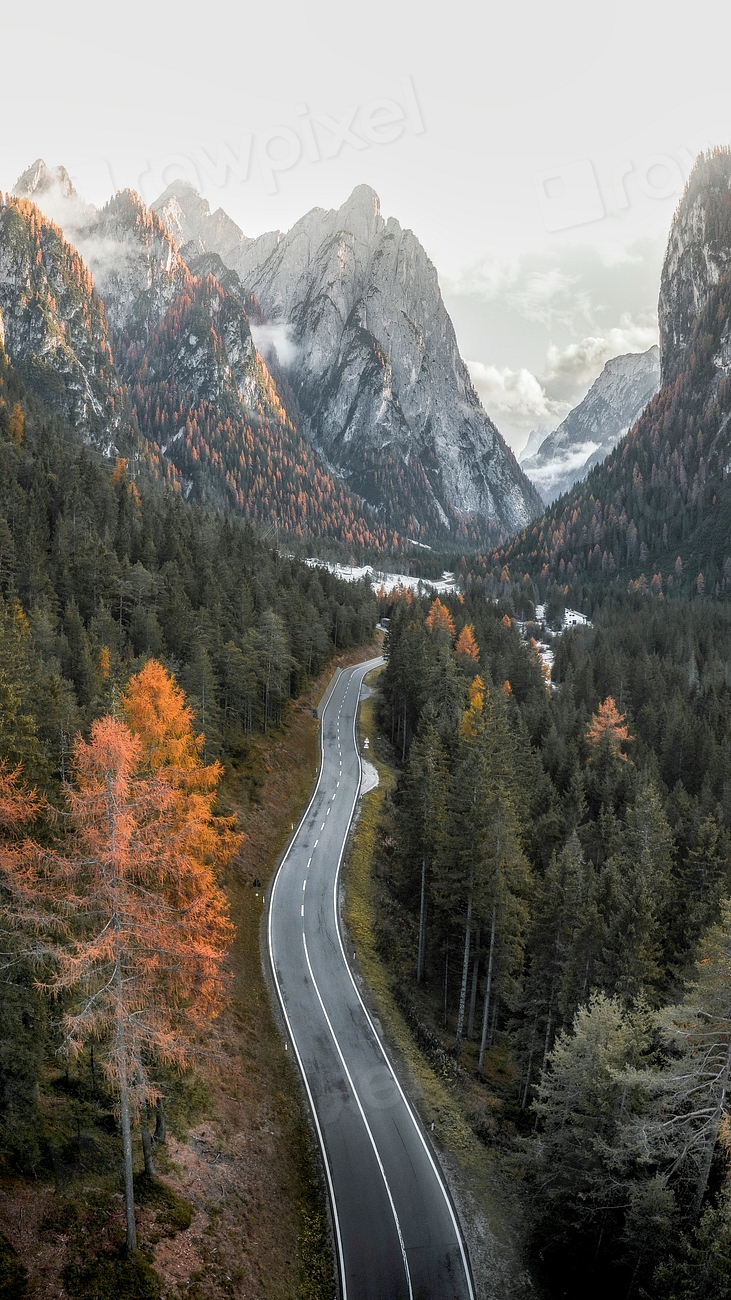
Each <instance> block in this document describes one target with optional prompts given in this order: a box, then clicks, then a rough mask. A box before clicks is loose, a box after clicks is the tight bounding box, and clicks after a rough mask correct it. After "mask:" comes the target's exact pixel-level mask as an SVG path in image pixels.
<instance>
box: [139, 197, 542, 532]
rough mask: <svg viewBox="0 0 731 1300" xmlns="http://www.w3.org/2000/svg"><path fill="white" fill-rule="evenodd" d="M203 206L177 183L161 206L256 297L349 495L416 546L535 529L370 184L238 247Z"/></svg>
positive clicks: (513, 469) (306, 423)
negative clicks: (448, 537)
mask: <svg viewBox="0 0 731 1300" xmlns="http://www.w3.org/2000/svg"><path fill="white" fill-rule="evenodd" d="M204 204H205V201H204V200H201V198H200V196H197V195H196V194H195V192H193V191H191V189H190V187H189V186H185V185H181V184H179V183H177V182H176V183H175V185H174V186H169V187H168V189H167V190H166V191H165V194H163V195H161V197H160V199H158V200H157V201H156V203H155V204H153V207H154V208H155V209H156V210H157V211H158V212H159V213H160V215H161V217H162V218H163V220H164V221H165V222H166V224H167V227H168V230H170V231H171V233H173V236H174V238H177V239H178V240H180V239H181V238H182V237H183V236H184V237H185V241H186V242H185V247H186V256H188V255H189V251H191V252H192V253H194V254H197V255H200V251H201V246H203V247H204V248H205V251H206V252H209V253H218V254H219V256H220V257H221V259H222V260H223V262H224V263H225V264H226V265H227V266H228V267H229V268H231V269H233V270H235V271H236V272H237V273H238V275H239V277H240V280H241V282H242V285H243V287H244V289H245V291H246V292H247V293H248V294H250V295H253V296H254V297H255V298H256V300H257V303H258V304H260V307H261V313H262V317H263V320H264V322H266V327H265V328H266V329H267V330H268V333H269V336H271V341H272V342H273V344H274V346H275V347H276V352H277V356H278V358H279V362H280V364H281V365H282V366H285V367H286V376H287V382H288V384H289V385H290V388H291V391H292V393H293V396H294V399H295V404H296V408H297V411H298V414H299V418H300V420H301V423H302V427H303V430H304V432H305V433H306V434H307V436H308V438H309V439H310V441H311V442H312V443H313V444H314V446H315V447H316V448H317V449H318V450H319V451H321V452H322V454H323V455H324V457H325V459H326V461H327V463H328V464H329V465H331V466H332V467H334V468H335V469H336V470H337V472H338V473H339V474H340V475H341V476H342V477H343V478H344V479H345V480H346V481H347V482H348V483H349V484H350V486H351V487H352V488H353V489H354V490H355V491H357V492H358V493H359V494H360V495H361V496H362V497H364V498H365V500H366V501H368V502H370V503H371V504H372V505H373V506H374V507H375V508H376V509H378V510H379V511H382V510H383V511H385V516H386V518H388V519H389V520H390V521H391V522H392V523H393V524H394V525H395V526H397V527H398V528H399V529H404V531H407V532H408V534H409V535H410V536H413V537H414V538H415V539H420V538H424V537H427V536H435V535H439V534H443V533H444V531H445V530H450V531H454V530H456V532H457V533H458V534H459V535H464V536H468V535H470V529H472V530H473V531H474V530H476V535H477V533H480V530H481V529H484V528H485V527H488V528H491V527H492V528H497V529H503V530H504V529H512V528H517V527H520V526H522V525H523V524H525V523H527V521H528V519H529V518H530V517H531V516H532V515H533V514H535V513H536V512H537V510H538V509H539V506H540V499H539V497H538V495H537V493H536V492H535V490H534V489H533V487H532V485H531V484H530V483H529V481H528V480H527V479H526V478H525V476H524V475H523V474H522V472H521V470H520V468H519V467H518V465H517V462H516V461H515V458H514V456H513V455H512V453H511V452H510V450H509V448H508V447H507V446H506V445H505V443H504V442H503V440H502V438H501V437H500V434H499V433H498V431H497V429H496V428H495V426H494V424H493V423H492V422H491V420H490V419H489V418H488V416H487V415H486V414H485V412H484V410H483V409H482V407H481V405H480V402H479V399H478V397H477V394H476V393H475V390H474V388H473V386H472V383H471V381H470V378H469V375H468V373H467V370H466V368H465V366H464V363H463V361H462V358H461V357H460V355H459V350H458V348H457V341H456V338H455V335H454V329H453V327H452V322H451V320H450V319H449V316H448V314H447V311H446V309H445V306H444V303H443V300H442V296H441V292H440V289H439V282H438V278H437V274H436V271H435V268H434V267H433V266H432V264H431V262H430V261H429V258H428V257H427V255H426V253H425V251H424V249H423V248H422V246H421V244H420V243H419V241H418V239H417V238H416V236H415V235H414V234H413V233H412V232H411V231H408V230H403V229H402V228H401V226H400V225H399V223H398V221H396V220H395V219H394V218H392V217H391V218H389V219H388V221H386V220H384V218H383V216H382V215H381V208H380V201H379V198H378V195H377V194H376V193H375V191H374V190H373V189H372V188H371V187H370V186H369V185H359V186H357V187H356V188H355V189H354V190H353V192H352V193H351V194H350V195H349V196H348V198H347V199H346V200H345V202H344V203H343V204H342V205H341V206H340V207H339V208H337V209H331V210H325V209H323V208H313V209H312V210H311V211H310V212H308V213H306V214H305V215H304V216H303V217H301V218H300V220H299V221H298V222H296V224H295V225H294V226H293V227H292V228H291V230H289V231H288V232H287V233H286V234H280V232H279V231H273V232H271V233H269V234H266V235H262V236H260V237H259V238H257V239H251V240H245V239H244V238H243V237H241V239H240V240H239V242H238V244H237V245H236V246H235V247H232V246H231V244H230V243H228V244H226V243H225V240H223V239H219V236H218V235H217V233H216V231H215V230H214V227H213V224H212V223H213V221H214V219H215V217H216V214H213V215H211V216H209V215H207V208H206V207H205V206H202V205H204ZM181 213H182V217H181ZM191 262H192V263H195V264H197V263H196V258H195V257H192V258H191ZM258 337H259V338H261V339H262V340H263V338H264V335H263V332H262V331H260V333H259V335H258ZM262 346H263V342H262ZM482 535H484V534H482Z"/></svg>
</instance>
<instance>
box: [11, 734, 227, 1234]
mask: <svg viewBox="0 0 731 1300" xmlns="http://www.w3.org/2000/svg"><path fill="white" fill-rule="evenodd" d="M142 748H143V746H142V742H141V740H140V739H139V738H138V737H136V736H135V735H133V733H132V732H131V731H130V729H129V728H128V727H127V726H126V725H125V724H124V722H122V721H121V720H120V719H118V718H114V717H105V718H101V719H99V720H98V721H97V722H95V723H94V724H93V726H92V729H91V737H90V740H89V742H88V743H87V742H86V741H84V740H83V739H82V738H81V737H77V739H76V742H75V744H74V754H73V768H74V777H75V780H74V784H73V786H69V787H68V788H67V792H66V793H67V800H68V805H69V814H70V817H69V823H70V824H69V831H68V834H67V836H66V838H65V840H64V842H63V844H62V846H61V849H60V850H59V849H53V850H48V849H43V848H41V847H40V846H39V845H37V844H35V843H33V842H32V841H26V842H25V843H24V844H23V846H22V848H21V849H20V850H17V851H15V852H13V853H11V854H6V855H4V860H3V861H2V862H0V867H2V876H3V883H4V884H5V886H6V887H7V894H8V896H9V899H10V902H9V903H6V904H5V907H4V909H3V910H4V913H5V917H4V919H5V920H6V922H7V921H8V920H9V921H10V923H11V924H12V925H13V926H14V927H15V928H16V929H17V930H22V931H24V933H25V934H26V935H30V936H32V937H33V939H34V941H35V954H36V956H37V958H38V959H39V960H44V961H48V960H49V959H50V960H51V961H52V962H53V975H52V976H51V977H50V978H49V979H48V980H47V982H46V983H45V985H44V987H45V988H46V989H48V990H49V991H50V992H51V993H53V994H56V995H60V994H62V993H63V994H64V995H65V997H66V1009H65V1011H64V1015H63V1027H64V1050H65V1052H66V1053H67V1054H68V1055H69V1056H71V1057H74V1056H76V1055H78V1054H79V1053H80V1052H81V1050H82V1049H83V1046H84V1044H85V1043H87V1042H89V1041H92V1042H93V1041H96V1042H99V1043H101V1044H102V1045H103V1047H104V1050H105V1061H104V1069H105V1073H106V1076H107V1079H108V1080H109V1083H110V1084H111V1086H112V1087H113V1089H114V1090H115V1092H116V1094H117V1096H118V1098H119V1115H120V1124H121V1129H122V1145H123V1152H124V1174H125V1206H126V1216H127V1248H128V1249H129V1250H134V1249H135V1248H136V1241H137V1238H136V1227H135V1216H134V1193H133V1181H132V1124H133V1122H134V1120H135V1118H136V1116H137V1115H138V1114H139V1112H140V1110H141V1108H142V1107H143V1106H145V1105H149V1104H154V1103H155V1101H156V1100H157V1098H158V1096H159V1091H160V1090H159V1087H158V1085H157V1084H156V1082H155V1079H154V1073H153V1070H154V1065H155V1063H157V1062H164V1063H168V1064H171V1065H174V1066H176V1067H177V1068H178V1069H181V1070H182V1069H184V1068H186V1067H187V1066H188V1065H189V1064H190V1062H191V1060H192V1059H193V1058H194V1056H195V1054H196V1052H197V1050H198V1046H199V1044H200V1042H201V1041H202V1038H203V1034H204V1031H205V1029H206V1027H207V1026H208V1024H209V1022H210V1020H211V1019H212V1018H213V1017H215V1016H216V1015H217V1014H218V1013H219V1012H220V1011H221V1009H222V1008H223V1006H224V1004H225V999H226V990H227V984H228V980H227V976H226V974H225V971H224V960H225V956H226V952H227V949H228V946H229V943H230V941H231V938H232V934H233V927H232V925H231V922H230V921H229V919H228V916H227V907H226V900H225V897H224V895H223V893H222V891H221V890H220V888H219V886H218V884H217V882H216V879H215V875H214V872H213V870H212V867H211V865H210V864H209V863H208V862H206V861H205V857H204V855H202V854H201V851H200V846H201V837H202V834H203V832H204V831H205V827H204V826H203V825H202V824H201V823H202V822H205V819H206V817H207V816H209V815H210V805H208V804H206V801H205V800H204V801H202V802H199V803H198V804H197V806H196V809H195V810H194V811H187V812H186V814H185V815H182V813H181V802H184V801H185V799H186V796H185V794H184V792H183V791H181V789H180V787H179V786H178V785H176V783H175V781H174V780H173V779H172V778H171V775H170V773H169V772H168V771H167V770H166V769H165V768H164V766H160V767H159V768H158V770H157V771H156V772H155V773H153V774H151V775H150V774H149V773H145V772H144V771H143V772H140V764H141V759H142ZM26 946H27V945H26Z"/></svg>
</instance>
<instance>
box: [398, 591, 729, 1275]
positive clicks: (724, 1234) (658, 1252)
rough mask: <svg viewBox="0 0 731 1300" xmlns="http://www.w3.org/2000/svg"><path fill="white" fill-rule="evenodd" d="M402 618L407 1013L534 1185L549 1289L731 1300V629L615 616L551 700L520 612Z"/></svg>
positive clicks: (408, 602)
mask: <svg viewBox="0 0 731 1300" xmlns="http://www.w3.org/2000/svg"><path fill="white" fill-rule="evenodd" d="M385 609H386V612H388V613H389V614H390V618H391V622H390V628H389V635H388V639H387V652H388V665H387V668H386V671H385V674H384V678H383V686H382V697H381V700H382V702H381V705H380V708H381V727H382V731H383V736H384V738H385V739H387V740H388V741H389V742H390V744H391V745H392V747H393V748H392V753H393V755H394V758H395V759H396V761H397V763H398V765H399V768H400V775H399V780H398V786H397V790H396V794H395V799H394V804H393V807H392V810H391V812H390V813H389V814H388V815H387V817H386V819H385V821H384V823H383V825H382V831H381V842H380V850H379V854H380V857H379V862H378V864H377V878H378V881H379V887H380V889H381V894H382V898H383V899H384V900H385V901H384V902H383V903H382V906H381V909H380V913H379V918H378V924H379V933H380V942H381V947H382V950H383V952H384V954H385V955H386V957H387V959H388V961H389V962H390V964H391V969H392V973H393V977H394V986H395V988H396V990H397V993H398V996H399V999H400V1000H401V1002H402V1005H403V1006H404V1007H405V1009H406V1011H407V1013H408V1014H409V1016H410V1019H411V1021H412V1024H413V1025H414V1026H415V1028H416V1029H417V1032H418V1034H419V1036H420V1041H422V1042H423V1043H424V1044H425V1045H426V1047H427V1050H429V1051H431V1052H436V1053H437V1057H436V1058H435V1059H437V1060H438V1061H439V1062H441V1068H442V1069H444V1070H446V1071H447V1073H448V1075H449V1076H450V1077H451V1078H452V1079H453V1080H454V1081H455V1084H456V1086H458V1087H459V1088H460V1089H461V1092H462V1095H463V1097H464V1099H465V1107H466V1110H467V1114H468V1116H469V1118H470V1120H471V1122H472V1124H473V1127H474V1128H475V1130H476V1131H477V1132H478V1134H480V1136H482V1138H483V1140H484V1141H485V1142H486V1143H487V1144H488V1145H489V1146H490V1147H492V1148H494V1149H496V1150H497V1151H499V1152H500V1158H501V1163H502V1164H503V1167H506V1168H508V1169H512V1170H513V1176H514V1177H519V1178H520V1179H521V1181H522V1187H523V1199H524V1204H525V1206H526V1221H527V1232H528V1236H529V1239H530V1244H531V1249H532V1253H533V1257H534V1261H535V1264H536V1267H537V1269H538V1271H539V1274H540V1275H541V1276H542V1278H543V1281H544V1282H545V1283H546V1285H547V1287H548V1290H549V1294H556V1295H559V1294H561V1295H570V1296H576V1297H577V1298H578V1297H579V1296H582V1297H583V1296H585V1295H587V1294H591V1295H596V1296H606V1297H607V1298H609V1297H616V1296H617V1295H622V1296H627V1297H633V1296H634V1297H640V1296H646V1297H653V1298H655V1297H656V1298H657V1300H660V1297H666V1296H669V1295H672V1296H673V1297H676V1300H680V1298H681V1297H682V1298H683V1300H685V1298H686V1297H687V1298H689V1297H691V1296H692V1297H696V1296H698V1297H700V1296H703V1297H704V1298H705V1300H711V1298H716V1297H717V1298H718V1300H721V1297H722V1296H726V1295H727V1294H728V1288H729V1286H731V1251H730V1249H729V1242H731V1206H730V1204H729V1200H728V1191H727V1187H728V1183H727V1179H728V1148H727V1139H726V1131H727V1129H726V1126H727V1125H728V1122H729V1121H728V1118H727V1101H726V1097H727V1091H728V1079H729V1061H731V1019H730V1018H729V1013H728V1006H727V1002H728V996H727V989H728V980H729V976H730V974H731V971H730V970H729V965H728V961H729V952H731V921H730V914H729V905H728V903H727V902H726V901H725V900H727V899H728V897H729V894H730V893H731V836H730V833H729V826H730V824H731V775H730V773H731V762H730V761H729V760H730V759H731V709H730V707H729V706H730V704H731V694H730V692H731V685H730V683H731V659H729V644H731V613H729V610H728V608H727V606H726V605H725V604H711V603H707V604H706V603H703V602H699V601H695V602H694V603H690V602H687V601H685V600H681V599H678V600H676V601H673V602H672V603H663V604H661V603H658V602H654V603H648V602H647V601H645V600H644V599H643V598H642V597H640V596H639V595H633V596H627V595H625V596H624V597H621V598H620V599H619V600H616V599H615V600H611V599H607V600H606V601H605V602H604V604H603V606H602V609H601V612H600V613H599V616H598V618H597V620H596V622H595V624H594V626H585V627H579V628H575V629H573V630H571V631H568V632H566V633H564V634H563V636H562V637H561V638H560V639H559V641H558V644H557V653H556V661H555V666H554V680H555V682H556V684H557V689H555V690H553V691H551V689H550V684H549V683H548V682H547V680H546V670H545V669H544V668H543V665H542V663H541V661H540V659H539V656H538V653H537V650H536V647H535V643H532V642H531V641H530V640H526V639H525V638H524V637H522V636H521V634H520V632H519V629H518V626H517V624H516V622H515V619H514V614H513V609H512V607H511V606H510V605H509V604H508V603H490V602H487V601H485V600H484V598H483V597H482V596H478V595H477V594H471V595H468V596H465V597H464V598H463V597H459V596H455V597H449V598H443V599H441V600H435V601H433V602H432V603H431V604H429V603H428V602H427V601H420V600H417V599H408V598H406V597H400V598H398V599H395V600H393V601H391V602H389V603H388V605H387V606H386V607H385ZM529 630H530V629H529ZM547 687H548V689H547Z"/></svg>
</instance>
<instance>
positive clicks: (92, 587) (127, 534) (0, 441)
mask: <svg viewBox="0 0 731 1300" xmlns="http://www.w3.org/2000/svg"><path fill="white" fill-rule="evenodd" d="M0 383H1V387H0V397H1V398H2V405H0V590H1V591H2V606H1V607H0V617H2V620H3V636H2V640H1V641H0V655H1V656H2V674H3V677H2V681H3V691H4V692H5V695H4V697H3V698H4V702H3V705H2V709H1V711H0V737H1V744H2V751H3V754H4V755H5V756H6V757H7V758H9V759H10V761H11V762H16V761H22V762H23V763H24V764H25V765H27V768H28V776H29V778H31V779H32V780H34V781H40V782H41V783H42V784H43V786H44V787H48V786H49V784H52V783H53V782H54V781H58V780H59V779H60V778H61V777H62V776H63V774H64V763H65V755H66V753H67V749H68V745H69V743H70V740H71V737H72V736H73V735H74V734H75V732H76V731H77V729H78V728H79V727H80V726H86V725H88V723H89V721H90V720H91V719H92V718H93V717H95V716H96V715H98V714H99V713H100V712H102V711H104V709H105V707H106V706H107V705H108V704H109V702H110V701H111V700H112V698H113V696H114V692H115V690H118V689H119V688H120V687H121V685H122V684H123V683H124V681H125V680H126V679H127V677H128V676H129V675H130V672H131V671H132V670H133V667H134V665H135V663H136V662H137V661H138V659H139V657H140V656H142V657H144V656H157V657H163V658H164V659H165V660H166V661H167V662H169V663H170V665H171V666H172V667H173V668H174V669H175V672H176V674H177V675H178V677H179V679H180V682H181V684H182V685H183V686H184V687H185V689H186V691H187V692H188V693H189V696H190V698H191V699H192V700H194V702H195V707H196V710H197V713H198V718H199V722H200V726H201V729H202V731H203V732H204V733H205V736H206V748H207V753H208V754H209V755H212V756H216V755H218V754H220V753H221V752H223V751H224V750H225V751H226V753H227V754H228V755H230V756H235V755H236V754H238V753H242V752H244V751H245V748H246V742H247V737H248V736H250V735H251V734H252V732H254V731H256V730H258V729H266V728H267V727H268V726H269V725H270V724H271V723H272V722H276V721H279V720H280V719H281V717H282V712H283V709H284V707H285V704H286V701H287V700H288V699H289V698H290V696H292V695H296V694H297V693H298V691H299V690H300V689H301V686H302V683H303V682H304V681H305V680H306V679H307V677H308V676H311V675H313V674H315V673H316V672H317V671H318V670H319V669H320V668H321V667H322V665H323V664H324V663H325V662H327V659H328V657H329V655H330V654H331V653H332V650H333V648H334V647H338V648H341V649H342V648H346V647H347V646H348V645H351V644H353V642H354V641H356V640H361V639H363V638H367V636H368V634H369V633H370V631H371V629H372V627H373V624H374V620H375V602H374V600H373V597H372V595H371V594H370V591H369V589H368V588H367V587H365V586H364V585H362V584H355V585H352V584H345V583H342V582H340V581H338V580H337V579H335V578H333V577H332V576H331V575H330V574H329V573H327V572H326V571H325V570H317V571H315V570H312V569H308V568H307V567H305V566H304V565H301V564H299V563H298V562H296V561H294V560H289V559H287V558H286V557H283V556H281V555H278V554H276V553H275V552H272V551H271V550H270V549H268V548H267V546H266V545H264V544H263V543H262V542H261V541H259V540H258V539H257V538H256V536H255V534H254V533H253V531H252V530H251V528H250V527H249V526H248V525H246V524H244V523H238V522H236V521H227V520H223V519H219V518H217V517H215V516H212V515H210V514H207V513H206V512H205V511H204V510H202V509H200V508H199V507H196V506H193V505H189V504H187V503H186V502H185V501H183V500H182V498H181V496H180V494H179V493H178V492H176V491H174V490H164V489H163V488H162V487H155V486H154V485H152V484H150V485H145V484H144V483H142V482H140V483H139V484H136V483H133V482H132V481H131V480H130V478H129V477H128V474H127V470H126V466H125V463H124V461H123V460H118V461H117V463H116V467H115V468H114V469H110V467H109V466H108V465H107V464H105V463H104V461H103V460H102V458H101V457H100V455H99V454H98V453H97V452H96V451H95V450H94V449H92V448H89V447H84V446H83V445H82V444H81V443H80V442H79V440H78V437H77V436H76V435H75V434H74V433H73V431H72V430H71V429H70V428H69V427H68V426H67V425H65V424H64V423H63V421H61V420H60V419H59V418H58V417H56V416H53V415H51V414H50V413H49V412H48V411H46V410H45V409H44V407H43V406H42V405H41V404H40V403H39V402H38V401H37V399H34V398H33V397H32V396H30V395H28V394H27V393H26V392H25V390H24V388H23V386H22V384H21V381H20V380H19V378H18V376H17V374H16V373H15V372H14V371H13V370H12V368H11V367H10V366H9V365H8V362H7V360H6V359H5V358H4V356H0Z"/></svg>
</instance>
